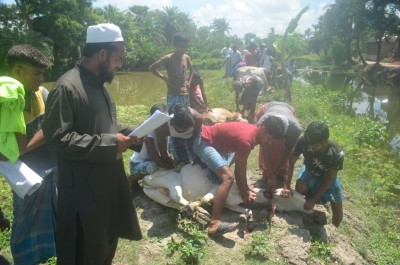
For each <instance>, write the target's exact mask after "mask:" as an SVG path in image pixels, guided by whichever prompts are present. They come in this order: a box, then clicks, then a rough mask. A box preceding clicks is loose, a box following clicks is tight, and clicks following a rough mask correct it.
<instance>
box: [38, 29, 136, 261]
mask: <svg viewBox="0 0 400 265" xmlns="http://www.w3.org/2000/svg"><path fill="white" fill-rule="evenodd" d="M124 53H125V47H124V42H123V38H122V34H121V31H120V29H119V27H117V26H116V25H113V24H99V25H95V26H89V28H88V30H87V38H86V44H85V47H84V49H83V56H84V57H83V59H82V61H81V62H79V63H78V64H77V65H76V66H75V67H74V68H73V69H71V70H69V71H68V72H66V73H65V74H64V75H63V76H61V77H60V78H59V79H58V80H57V82H56V83H55V85H54V88H53V90H52V91H51V92H50V94H49V96H48V100H47V103H46V114H45V117H44V121H43V132H44V136H45V139H46V142H47V144H48V146H49V148H50V149H51V150H52V151H54V153H55V154H56V155H57V159H58V165H59V168H58V170H59V180H58V216H57V232H56V250H57V264H66V265H70V264H96V265H97V264H111V262H112V259H113V257H114V254H115V250H116V247H117V242H118V237H123V238H127V239H132V240H140V239H141V238H142V234H141V231H140V227H139V222H138V219H137V215H136V211H135V208H134V207H133V204H132V197H131V193H130V191H129V187H128V182H127V179H126V174H125V171H124V165H123V161H122V153H123V152H124V151H126V150H127V149H128V148H133V147H137V149H140V141H139V140H138V139H136V138H131V137H127V136H126V135H128V132H129V131H130V130H131V129H132V128H127V127H123V126H121V125H120V124H119V123H118V122H117V118H116V107H115V104H114V102H113V101H112V99H111V96H110V94H109V92H108V91H107V89H106V88H105V87H104V82H111V81H112V79H113V77H114V74H115V72H116V71H117V70H118V69H119V68H120V67H121V66H122V60H123V57H124Z"/></svg>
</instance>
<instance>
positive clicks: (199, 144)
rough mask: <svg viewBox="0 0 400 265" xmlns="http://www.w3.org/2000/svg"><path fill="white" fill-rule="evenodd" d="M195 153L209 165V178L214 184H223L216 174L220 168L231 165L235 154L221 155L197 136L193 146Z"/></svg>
mask: <svg viewBox="0 0 400 265" xmlns="http://www.w3.org/2000/svg"><path fill="white" fill-rule="evenodd" d="M193 152H194V153H195V154H196V155H197V156H198V157H199V158H200V159H201V161H203V162H204V164H206V165H207V167H208V169H209V171H210V172H209V173H210V174H209V178H210V180H211V182H212V183H214V184H221V180H220V179H219V177H218V176H217V174H215V172H214V171H215V170H217V169H218V168H220V167H223V166H228V167H229V165H230V164H231V162H232V160H233V157H234V155H235V154H234V153H227V154H224V153H222V154H221V153H219V152H218V151H217V150H216V149H215V148H214V147H212V146H211V145H210V144H209V143H208V142H207V141H206V140H204V139H203V138H202V137H201V135H199V136H197V138H196V139H195V143H194V145H193Z"/></svg>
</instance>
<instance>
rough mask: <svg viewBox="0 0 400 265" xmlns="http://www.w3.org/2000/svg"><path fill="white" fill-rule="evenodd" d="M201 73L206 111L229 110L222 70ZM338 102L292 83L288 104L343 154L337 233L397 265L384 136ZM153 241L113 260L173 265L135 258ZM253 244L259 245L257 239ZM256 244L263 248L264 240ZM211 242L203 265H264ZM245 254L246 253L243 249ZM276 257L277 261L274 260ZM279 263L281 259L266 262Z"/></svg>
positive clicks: (321, 251)
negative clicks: (320, 127)
mask: <svg viewBox="0 0 400 265" xmlns="http://www.w3.org/2000/svg"><path fill="white" fill-rule="evenodd" d="M201 74H202V76H203V78H204V83H205V89H206V93H207V97H208V100H209V104H210V107H224V108H227V109H230V110H234V109H235V104H234V93H233V91H232V88H231V85H232V81H231V80H227V79H222V78H221V77H222V74H223V73H222V71H202V72H201ZM283 95H284V91H283V90H273V91H272V93H271V94H268V95H260V97H259V99H258V106H261V105H262V104H264V103H265V102H266V101H270V100H273V99H275V100H282V99H283ZM343 99H344V95H342V94H340V93H339V92H337V91H333V90H327V89H325V88H323V87H321V86H313V85H304V84H300V83H297V82H294V89H293V101H292V102H291V105H293V106H294V107H295V108H296V114H297V116H298V118H299V120H300V121H301V124H302V125H303V126H304V127H305V126H307V125H308V124H309V123H310V122H311V121H314V120H324V121H326V122H327V123H328V124H329V127H330V131H331V138H332V139H334V140H335V141H337V142H338V143H339V144H340V145H341V146H342V147H343V148H344V150H345V152H346V158H345V164H344V169H343V170H341V171H340V172H339V178H340V180H341V182H342V185H343V189H344V192H345V201H344V209H345V210H346V211H347V212H349V213H350V214H351V218H347V217H346V216H345V218H344V221H343V223H342V224H341V226H340V228H339V232H340V233H342V234H344V235H346V236H347V237H348V238H350V239H351V243H352V244H353V245H354V246H355V248H356V249H357V250H358V252H359V253H360V254H361V255H362V256H364V257H366V256H371V255H372V256H373V257H374V259H375V260H376V263H377V264H385V265H386V264H396V263H397V264H398V262H399V260H400V251H399V249H400V223H399V220H400V218H399V217H400V213H399V201H400V197H399V176H400V169H399V166H398V163H399V162H398V161H397V160H396V159H395V158H394V157H393V156H392V155H391V154H390V150H389V148H388V145H387V144H382V143H385V141H386V138H383V139H382V138H381V137H382V136H383V137H385V136H384V133H383V132H382V126H381V125H380V124H379V123H377V122H375V121H371V120H369V119H366V118H354V117H350V116H347V115H346V114H345V111H344V108H343V106H342V104H343ZM149 108H150V103H149V105H146V106H145V105H141V106H131V107H118V116H119V119H120V121H121V122H122V123H127V124H132V123H133V124H134V125H139V124H140V123H141V122H142V121H144V120H145V119H146V118H147V117H148V110H149ZM366 127H368V129H369V130H368V133H365V129H366ZM131 154H132V152H130V151H129V152H126V153H125V154H124V159H125V166H126V169H127V170H128V163H129V157H130V155H131ZM257 156H258V152H257V150H255V151H253V152H252V154H251V156H250V158H249V163H248V168H249V169H250V170H254V169H256V168H257V167H258V162H257ZM0 206H1V207H2V209H3V211H4V212H5V214H6V215H7V216H8V217H9V219H10V220H11V219H12V196H11V190H10V188H9V186H8V185H7V183H6V182H5V181H4V179H3V178H0ZM357 220H358V221H357ZM9 235H10V234H9V232H0V253H1V254H2V255H4V256H5V257H6V258H7V259H9V260H11V255H10V250H9ZM157 240H160V239H158V238H152V237H150V238H148V237H146V236H145V239H144V240H142V241H140V242H131V241H126V240H120V242H119V245H118V249H117V253H116V257H115V259H114V261H115V262H116V263H117V264H129V265H130V264H174V261H177V260H179V258H177V257H176V255H177V254H175V255H174V256H175V258H168V257H167V253H166V251H165V253H164V252H162V253H161V254H159V255H158V256H157V257H148V260H146V261H143V260H142V261H141V260H138V251H141V249H142V248H143V247H144V246H145V245H146V243H149V242H154V241H157ZM253 240H255V241H257V240H261V241H262V238H261V237H260V238H256V239H253ZM253 242H254V241H253ZM261 243H262V244H266V246H267V247H268V244H267V242H265V241H262V242H261ZM213 244H215V243H214V242H208V243H207V244H206V245H205V248H207V250H208V251H207V254H205V255H204V256H202V259H203V261H204V262H203V263H204V264H219V263H221V264H229V262H231V264H234V263H235V262H240V264H264V263H263V262H262V261H254V260H251V259H246V258H245V253H246V251H244V252H243V251H241V252H240V253H237V254H235V255H234V256H232V257H230V256H229V255H223V256H220V253H215V252H214V251H213V246H214V245H213ZM247 244H248V246H251V244H252V243H251V241H250V242H248V243H247ZM314 245H315V244H314ZM163 247H164V248H167V247H166V246H163ZM314 248H315V250H312V251H315V252H312V253H315V254H313V255H315V257H317V258H319V259H320V260H321V259H325V258H327V256H328V255H327V253H328V250H329V246H328V245H321V244H320V245H315V246H314ZM244 249H246V247H244ZM190 251H191V250H190ZM190 251H189V252H188V253H189V254H190V253H191V252H190ZM227 251H229V249H228V250H227ZM247 253H252V251H250V252H249V251H248V250H247ZM254 254H262V255H264V254H265V253H264V249H260V250H259V251H258V250H257V251H255V252H254ZM276 259H277V260H279V257H276ZM324 261H325V260H324ZM227 262H228V263H227ZM285 262H286V261H284V260H283V261H279V262H278V261H277V262H276V263H274V262H272V264H284V263H285ZM329 262H330V261H329V259H328V263H329ZM238 264H239V263H238Z"/></svg>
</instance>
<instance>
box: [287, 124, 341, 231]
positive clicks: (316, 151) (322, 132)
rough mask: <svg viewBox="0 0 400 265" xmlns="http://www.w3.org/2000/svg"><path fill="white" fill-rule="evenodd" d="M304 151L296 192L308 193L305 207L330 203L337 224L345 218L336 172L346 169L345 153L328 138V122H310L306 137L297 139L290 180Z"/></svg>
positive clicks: (291, 160) (291, 161) (290, 164)
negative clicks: (344, 166) (295, 165)
mask: <svg viewBox="0 0 400 265" xmlns="http://www.w3.org/2000/svg"><path fill="white" fill-rule="evenodd" d="M301 154H303V157H304V162H303V165H302V167H301V169H300V172H299V174H298V179H297V181H296V191H298V192H299V193H301V194H303V195H305V196H306V202H305V204H304V208H305V209H306V210H311V209H313V208H314V206H315V204H316V203H317V204H325V203H327V202H330V204H331V208H332V223H333V224H334V225H335V226H336V227H338V226H339V225H340V223H341V222H342V219H343V206H342V201H343V191H342V188H341V186H340V181H339V178H338V177H337V174H338V171H339V170H341V169H342V168H343V160H344V152H343V150H342V149H341V148H340V147H339V146H338V145H337V144H336V143H335V142H334V141H332V140H329V128H328V126H327V125H326V123H324V122H320V121H315V122H312V123H310V124H309V125H308V127H307V129H306V131H305V132H304V136H302V137H300V139H299V140H298V141H297V144H296V147H295V149H294V152H293V154H292V156H291V158H290V162H289V175H288V176H289V179H290V180H291V178H292V176H293V167H294V164H295V162H296V161H297V159H298V158H299V156H300V155H301ZM289 183H290V182H289Z"/></svg>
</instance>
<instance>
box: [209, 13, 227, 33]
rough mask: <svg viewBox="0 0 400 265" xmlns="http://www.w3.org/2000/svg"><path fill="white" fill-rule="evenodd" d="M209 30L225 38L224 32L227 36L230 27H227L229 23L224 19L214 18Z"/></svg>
mask: <svg viewBox="0 0 400 265" xmlns="http://www.w3.org/2000/svg"><path fill="white" fill-rule="evenodd" d="M211 29H212V30H213V31H214V32H215V33H216V34H218V35H222V36H224V37H225V32H226V33H227V34H228V33H229V30H231V27H230V26H229V22H228V21H227V20H226V18H224V17H223V18H214V20H213V22H212V23H211Z"/></svg>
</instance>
